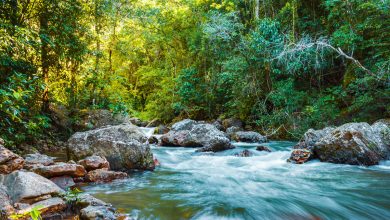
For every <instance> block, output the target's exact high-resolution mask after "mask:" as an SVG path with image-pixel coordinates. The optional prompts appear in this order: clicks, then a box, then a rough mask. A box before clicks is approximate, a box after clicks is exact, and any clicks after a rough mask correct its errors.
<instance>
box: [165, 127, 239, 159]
mask: <svg viewBox="0 0 390 220" xmlns="http://www.w3.org/2000/svg"><path fill="white" fill-rule="evenodd" d="M187 128H191V129H190V130H179V131H174V130H171V131H170V132H168V133H167V134H165V135H163V136H162V137H161V145H163V146H182V147H202V149H200V150H199V151H213V152H217V151H222V150H226V149H232V148H234V146H233V145H232V144H231V143H230V140H229V138H227V137H226V135H225V133H223V132H222V131H220V130H218V129H217V128H216V127H215V126H214V125H211V124H198V123H196V124H192V125H191V126H187ZM176 130H177V128H176Z"/></svg>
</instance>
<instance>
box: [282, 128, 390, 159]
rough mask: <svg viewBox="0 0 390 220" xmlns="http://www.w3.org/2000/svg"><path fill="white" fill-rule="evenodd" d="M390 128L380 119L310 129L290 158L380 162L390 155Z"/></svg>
mask: <svg viewBox="0 0 390 220" xmlns="http://www.w3.org/2000/svg"><path fill="white" fill-rule="evenodd" d="M389 139H390V127H389V125H388V124H386V123H383V122H381V121H378V122H376V123H374V124H372V125H369V124H367V123H348V124H344V125H341V126H339V127H337V128H333V127H327V128H324V129H322V130H313V129H309V130H308V131H307V132H306V133H305V134H304V136H303V138H302V140H301V141H300V142H299V143H298V144H297V145H296V146H295V148H296V149H295V150H293V152H292V154H291V157H290V159H289V160H290V161H292V162H297V163H304V162H306V161H308V160H310V159H314V158H318V159H319V160H320V161H323V162H330V163H340V164H351V165H368V166H369V165H376V164H378V163H379V161H380V160H383V159H387V158H389V155H390V142H389Z"/></svg>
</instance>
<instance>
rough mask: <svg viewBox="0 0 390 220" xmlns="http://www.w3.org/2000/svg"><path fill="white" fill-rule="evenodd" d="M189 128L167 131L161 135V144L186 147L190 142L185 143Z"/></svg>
mask: <svg viewBox="0 0 390 220" xmlns="http://www.w3.org/2000/svg"><path fill="white" fill-rule="evenodd" d="M189 133H190V131H189V130H183V131H172V130H171V131H169V132H168V133H167V134H164V135H163V136H161V145H162V146H182V147H187V146H191V143H187V136H188V135H189Z"/></svg>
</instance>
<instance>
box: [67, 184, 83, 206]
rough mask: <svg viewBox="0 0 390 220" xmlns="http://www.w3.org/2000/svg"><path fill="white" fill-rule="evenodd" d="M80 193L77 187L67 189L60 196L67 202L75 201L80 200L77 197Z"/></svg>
mask: <svg viewBox="0 0 390 220" xmlns="http://www.w3.org/2000/svg"><path fill="white" fill-rule="evenodd" d="M81 193H82V191H81V190H79V189H78V188H73V189H68V190H67V191H65V193H64V194H63V195H62V197H63V198H64V199H65V201H66V202H67V203H76V202H78V201H79V200H80V198H79V197H80V194H81Z"/></svg>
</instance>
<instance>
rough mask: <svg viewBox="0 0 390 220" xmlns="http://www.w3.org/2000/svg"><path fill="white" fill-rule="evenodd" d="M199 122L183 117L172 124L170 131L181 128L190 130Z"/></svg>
mask: <svg viewBox="0 0 390 220" xmlns="http://www.w3.org/2000/svg"><path fill="white" fill-rule="evenodd" d="M197 124H199V123H198V122H197V121H194V120H191V119H184V120H182V121H179V122H176V123H175V124H173V125H172V127H171V131H183V130H191V129H192V127H194V125H197Z"/></svg>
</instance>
